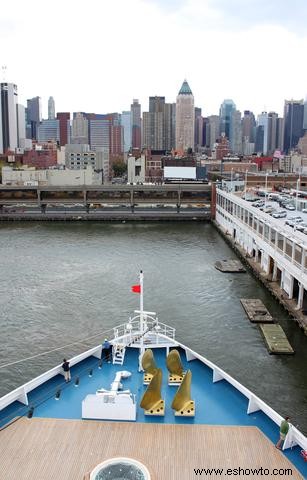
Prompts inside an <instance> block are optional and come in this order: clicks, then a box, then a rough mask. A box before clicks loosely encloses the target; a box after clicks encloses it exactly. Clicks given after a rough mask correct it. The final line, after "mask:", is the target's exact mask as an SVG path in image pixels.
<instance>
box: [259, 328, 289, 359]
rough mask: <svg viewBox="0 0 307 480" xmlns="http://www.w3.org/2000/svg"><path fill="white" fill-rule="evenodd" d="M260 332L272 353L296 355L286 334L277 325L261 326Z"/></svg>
mask: <svg viewBox="0 0 307 480" xmlns="http://www.w3.org/2000/svg"><path fill="white" fill-rule="evenodd" d="M259 328H260V331H261V333H262V335H263V338H264V341H265V344H266V346H267V348H268V350H269V352H270V353H284V354H288V355H291V354H293V353H294V350H293V348H292V347H291V345H290V343H289V342H288V339H287V337H286V334H285V332H284V331H283V329H282V327H281V326H280V325H278V324H277V323H272V324H270V325H262V324H259Z"/></svg>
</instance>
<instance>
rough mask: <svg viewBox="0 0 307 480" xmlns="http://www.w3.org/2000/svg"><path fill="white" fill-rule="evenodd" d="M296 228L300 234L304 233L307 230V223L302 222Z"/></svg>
mask: <svg viewBox="0 0 307 480" xmlns="http://www.w3.org/2000/svg"><path fill="white" fill-rule="evenodd" d="M294 228H295V229H296V230H298V231H299V232H303V231H304V230H305V229H306V228H307V223H306V222H300V223H299V224H298V225H294Z"/></svg>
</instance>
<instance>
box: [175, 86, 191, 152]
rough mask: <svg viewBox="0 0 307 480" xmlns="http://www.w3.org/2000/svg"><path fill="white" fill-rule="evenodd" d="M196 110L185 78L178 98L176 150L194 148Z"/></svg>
mask: <svg viewBox="0 0 307 480" xmlns="http://www.w3.org/2000/svg"><path fill="white" fill-rule="evenodd" d="M194 127H195V111H194V97H193V93H192V90H191V89H190V87H189V84H188V82H187V81H186V80H184V82H183V84H182V86H181V88H180V90H179V93H178V95H177V98H176V150H179V151H182V152H184V151H186V150H188V149H189V148H192V150H194Z"/></svg>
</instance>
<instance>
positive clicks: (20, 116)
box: [17, 103, 26, 147]
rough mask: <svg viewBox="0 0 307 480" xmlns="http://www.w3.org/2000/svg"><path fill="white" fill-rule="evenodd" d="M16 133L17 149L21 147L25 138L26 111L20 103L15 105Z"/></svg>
mask: <svg viewBox="0 0 307 480" xmlns="http://www.w3.org/2000/svg"><path fill="white" fill-rule="evenodd" d="M17 132H18V147H22V146H23V145H24V143H25V142H24V140H25V138H26V110H25V107H24V106H23V105H21V104H20V103H18V104H17Z"/></svg>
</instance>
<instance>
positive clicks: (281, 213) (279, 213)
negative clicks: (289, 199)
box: [272, 210, 287, 218]
mask: <svg viewBox="0 0 307 480" xmlns="http://www.w3.org/2000/svg"><path fill="white" fill-rule="evenodd" d="M286 216H287V212H285V210H279V211H277V212H273V213H272V217H273V218H285V217H286Z"/></svg>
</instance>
